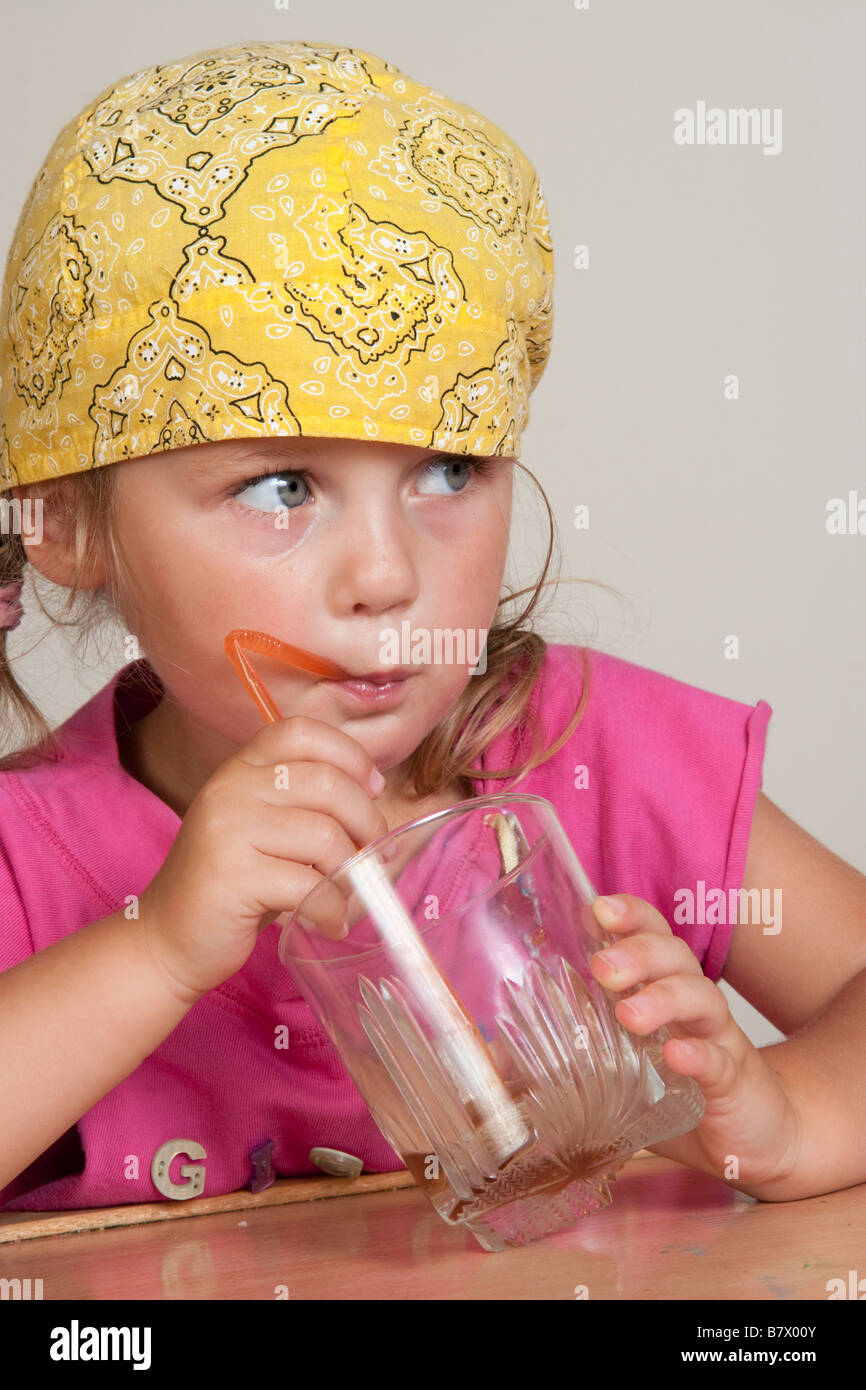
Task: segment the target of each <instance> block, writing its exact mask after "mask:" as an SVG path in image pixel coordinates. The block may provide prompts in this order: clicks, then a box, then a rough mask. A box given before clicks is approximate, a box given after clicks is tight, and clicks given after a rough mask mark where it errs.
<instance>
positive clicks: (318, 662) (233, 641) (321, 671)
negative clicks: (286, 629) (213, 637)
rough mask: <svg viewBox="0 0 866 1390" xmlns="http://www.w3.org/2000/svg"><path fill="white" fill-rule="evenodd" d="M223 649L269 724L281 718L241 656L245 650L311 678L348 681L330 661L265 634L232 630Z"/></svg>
mask: <svg viewBox="0 0 866 1390" xmlns="http://www.w3.org/2000/svg"><path fill="white" fill-rule="evenodd" d="M225 648H226V655H227V656H228V659H229V661H230V662H231V664H232V666H234V668H235V670H236V671H237V673H238V675H239V676H240V678H241V680H242V681H243V683H244V685H245V686H246V688H247V690H248V691H249V692H250V695H252V697H253V699H254V700H255V702H256V704H257V705H258V707H259V709H260V710H261V712H262V714H263V715H264V716H265V718H266V719H269V720H271V722H274V721H276V720H277V719H282V717H283V716H282V715H281V714H280V711H279V710H278V709H277V707H276V705H275V704H274V702H273V700H272V699H271V697H270V695H269V694H268V692H267V690H266V689H265V687H264V685H263V683H262V680H261V677H260V676H259V674H258V672H257V671H256V668H255V667H254V666H253V664H252V662H251V661H250V660H249V659H248V658H247V657H246V656H244V652H243V649H244V648H245V649H246V650H247V651H248V652H256V653H257V654H258V655H259V656H273V657H275V658H276V660H277V661H282V662H284V663H285V665H286V666H294V667H295V668H296V669H297V670H298V671H309V672H310V674H311V675H314V676H326V677H328V679H330V680H348V679H349V676H350V673H349V672H348V671H344V670H343V668H342V666H338V665H337V664H336V662H334V661H329V660H328V658H327V657H325V656H316V654H315V652H308V651H305V650H304V648H303V647H292V646H290V645H289V643H288V642H281V641H280V640H279V638H278V637H271V636H270V635H269V633H267V632H253V631H251V630H250V629H249V628H246V627H236V628H233V629H232V631H231V632H230V633H229V634H228V636H227V637H226V640H225Z"/></svg>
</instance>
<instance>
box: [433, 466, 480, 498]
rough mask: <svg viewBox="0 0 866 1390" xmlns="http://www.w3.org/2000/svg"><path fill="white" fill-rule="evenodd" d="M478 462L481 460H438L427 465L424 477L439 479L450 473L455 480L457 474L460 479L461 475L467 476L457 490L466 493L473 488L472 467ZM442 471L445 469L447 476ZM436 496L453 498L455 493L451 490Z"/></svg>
mask: <svg viewBox="0 0 866 1390" xmlns="http://www.w3.org/2000/svg"><path fill="white" fill-rule="evenodd" d="M478 462H479V460H477V459H472V458H469V457H466V458H453V459H436V460H435V461H434V462H433V463H429V464H428V465H427V467H426V468H425V470H424V473H423V474H422V477H424V476H425V475H429V476H430V477H437V476H438V477H439V478H443V477H445V476H446V475H447V474H449V472H450V476H451V477H452V478H453V477H454V476H455V474H456V475H457V476H458V477H459V476H460V475H461V473H462V474H465V475H466V477H465V480H464V481H463V482H462V483H461V485H460V487H458V488H457V489H456V491H457V492H465V491H466V489H467V487H471V486H472V481H473V478H472V467H473V464H477V463H478ZM440 469H445V474H443V473H441V472H440V471H439V470H440ZM478 471H481V470H478ZM435 495H436V496H439V497H449V496H450V497H453V496H454V492H452V491H451V490H450V488H449V489H446V490H444V491H443V492H440V493H437V494H435Z"/></svg>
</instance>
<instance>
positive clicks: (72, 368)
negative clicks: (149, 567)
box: [0, 41, 553, 490]
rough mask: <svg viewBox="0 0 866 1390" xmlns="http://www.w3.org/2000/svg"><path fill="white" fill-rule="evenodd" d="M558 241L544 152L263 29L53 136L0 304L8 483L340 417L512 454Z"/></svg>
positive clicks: (384, 75) (147, 77)
mask: <svg viewBox="0 0 866 1390" xmlns="http://www.w3.org/2000/svg"><path fill="white" fill-rule="evenodd" d="M552 289H553V251H552V245H551V239H550V231H549V227H548V219H547V209H546V205H545V201H544V196H543V194H542V191H541V187H540V185H539V181H538V178H537V175H536V173H535V171H534V169H533V167H532V165H531V164H530V162H529V160H528V159H527V158H526V156H525V155H524V154H523V153H522V152H521V150H520V149H519V148H518V147H517V146H516V145H515V144H514V143H513V141H512V140H510V139H509V137H508V136H507V135H506V134H505V133H504V132H503V131H502V130H501V129H499V127H497V126H495V125H494V124H492V122H490V121H488V120H486V119H485V118H484V117H483V116H482V115H480V114H479V113H478V112H477V111H474V110H473V109H471V108H470V107H468V106H465V105H463V104H461V103H459V102H456V101H453V100H451V99H449V98H447V97H445V96H443V95H442V94H441V93H440V92H438V91H435V90H433V89H431V88H429V87H425V86H421V85H420V84H419V83H417V82H414V81H413V80H412V79H411V78H409V77H407V76H406V75H405V74H404V73H402V72H400V71H398V70H397V69H396V68H395V67H393V66H392V65H391V64H390V63H388V62H386V61H385V60H384V59H382V58H378V57H375V56H374V55H372V54H369V53H363V52H359V51H358V50H357V49H351V48H341V47H338V46H331V45H328V44H324V43H305V42H296V41H286V42H279V41H276V42H247V43H241V44H236V45H233V46H230V47H226V48H220V49H210V50H206V51H203V52H200V53H197V54H195V55H193V56H191V57H188V58H184V59H179V60H178V61H176V62H171V63H166V64H161V65H158V66H156V67H150V68H145V69H142V70H141V71H139V72H136V73H133V74H132V76H130V77H127V78H125V79H123V80H122V81H120V82H117V83H115V84H114V85H113V86H111V87H110V88H108V89H106V90H105V91H104V92H102V93H101V94H100V95H99V96H98V97H97V98H96V99H95V100H94V101H93V102H92V103H91V104H90V105H88V106H87V107H86V108H85V109H84V110H83V111H82V112H81V113H80V114H79V115H78V116H76V117H75V118H74V119H73V120H71V121H70V122H69V123H68V124H67V125H66V126H65V127H64V129H63V130H62V131H61V132H60V134H59V135H58V137H57V139H56V140H55V142H54V145H53V146H52V148H51V150H50V152H49V154H48V155H47V157H46V159H45V161H44V163H43V166H42V168H41V170H40V172H39V174H38V175H37V177H36V179H35V181H34V183H33V186H32V188H31V190H30V193H29V195H28V197H27V201H26V203H25V206H24V208H23V211H22V213H21V216H20V219H19V221H18V225H17V227H16V230H15V234H14V237H13V242H12V246H11V250H10V253H9V257H8V262H7V266H6V274H5V279H4V285H3V295H2V306H0V490H2V489H4V488H8V487H10V486H13V485H14V484H17V483H27V482H35V481H38V480H41V479H45V478H52V477H56V476H59V475H62V474H69V473H76V472H78V471H80V470H83V469H88V468H98V467H102V466H104V465H106V464H111V463H117V462H120V461H122V460H124V459H129V458H136V457H140V456H142V455H146V454H150V453H155V452H158V451H160V450H164V449H176V448H183V447H186V446H188V445H195V444H199V443H204V442H207V441H211V440H221V439H228V438H235V439H247V438H250V437H264V436H268V435H330V436H336V437H339V438H347V439H359V440H372V441H383V442H390V443H397V444H403V445H412V446H416V447H425V448H430V449H433V450H441V451H443V452H453V453H457V454H482V455H516V454H517V453H518V451H519V445H520V437H521V433H522V431H523V429H524V427H525V425H526V423H527V420H528V416H529V407H528V398H529V394H530V392H531V391H532V389H533V388H534V386H535V384H536V383H537V381H538V379H539V377H540V376H541V373H542V371H543V369H544V366H545V363H546V361H547V357H548V353H549V349H550V339H551V331H552Z"/></svg>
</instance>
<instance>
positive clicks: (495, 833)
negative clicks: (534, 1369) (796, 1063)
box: [279, 792, 704, 1251]
mask: <svg viewBox="0 0 866 1390" xmlns="http://www.w3.org/2000/svg"><path fill="white" fill-rule="evenodd" d="M383 853H384V854H385V855H386V856H390V857H385V858H382V857H381V856H382V855H383ZM373 856H380V857H379V858H378V859H374V858H373ZM361 861H367V862H366V864H365V865H364V866H363V867H362V866H361ZM368 870H372V871H375V873H376V874H378V875H380V877H381V875H382V874H383V872H384V875H386V877H387V884H386V891H385V892H384V894H383V893H378V894H376V895H375V901H374V900H373V899H371V897H370V894H369V892H368V891H365V890H364V889H363V886H362V885H363V883H364V881H365V880H364V879H359V877H358V874H359V872H361V873H363V872H365V871H368ZM366 881H367V882H369V879H368V880H366ZM330 883H333V884H336V886H337V887H338V888H339V889H340V890H341V892H342V893H343V895H344V896H345V898H346V899H347V903H348V916H347V920H348V923H349V932H348V934H347V935H346V936H345V937H343V938H341V939H330V938H326V937H324V936H322V935H320V934H319V933H318V932H317V931H314V930H308V929H305V928H304V927H302V926H301V925H300V924H299V923H298V921H297V920H296V919H297V917H298V916H301V915H304V916H306V917H307V918H308V920H309V919H310V918H311V916H313V917H314V916H315V910H314V899H315V898H316V897H317V895H319V894H320V893H322V891H323V889H324V888H325V887H326V886H327V885H328V884H330ZM359 885H361V886H359ZM391 891H393V893H394V894H396V897H397V899H398V900H399V904H400V906H401V908H402V909H403V911H404V912H405V913H406V914H408V917H409V918H411V922H412V924H414V928H415V930H414V931H412V932H411V936H412V940H413V942H416V943H417V947H416V946H414V945H413V946H412V947H411V949H409V950H407V949H405V946H404V947H396V946H395V944H394V942H395V936H394V929H393V911H392V909H393V900H392V898H391V896H390V895H391ZM595 897H596V893H595V891H594V889H593V888H592V886H591V884H590V882H589V879H588V878H587V876H586V873H585V872H584V869H583V867H582V865H581V863H580V861H579V859H578V857H577V855H576V854H575V852H574V849H573V847H572V845H571V843H570V841H569V839H568V837H567V835H566V834H565V831H564V830H563V828H562V826H561V824H560V822H559V820H558V818H557V815H556V811H555V810H554V807H553V806H552V804H551V803H550V802H549V801H547V800H546V799H545V798H544V797H540V796H533V795H530V794H528V793H524V794H519V793H516V794H512V793H507V792H504V793H500V794H498V795H494V796H483V797H476V798H473V799H471V800H468V801H462V802H460V803H458V804H457V805H455V806H453V807H450V808H448V809H447V810H444V811H437V812H434V813H433V814H432V815H429V816H424V817H422V818H421V819H419V820H416V821H411V822H409V823H408V824H406V825H403V826H400V827H398V828H397V829H396V830H392V831H391V832H390V833H389V834H387V835H384V836H382V838H381V839H379V840H376V841H374V842H373V843H371V844H370V845H367V846H365V847H364V849H362V850H360V851H359V852H358V854H356V855H354V856H352V858H351V859H347V860H346V861H344V863H343V864H341V865H340V867H339V868H338V869H337V870H335V871H334V873H332V874H330V875H328V877H327V878H326V879H324V880H323V881H322V882H321V883H319V884H317V886H316V887H315V888H314V889H313V890H312V892H310V893H308V894H307V896H306V897H305V898H304V899H303V901H302V902H300V903H299V904H298V906H297V908H296V909H295V911H294V912H293V913H292V915H291V917H290V919H289V920H288V922H287V924H286V925H285V926H284V928H283V931H282V933H281V937H280V948H279V954H280V960H281V961H282V963H283V965H284V966H285V968H286V969H287V970H289V972H290V973H291V975H292V976H293V978H294V979H295V981H296V983H297V986H298V988H299V989H300V991H301V993H302V994H303V996H304V998H305V999H306V1001H307V1003H308V1004H309V1006H310V1008H311V1009H312V1011H313V1013H314V1014H315V1015H316V1017H317V1018H318V1020H319V1022H320V1023H321V1026H322V1027H323V1028H324V1029H325V1031H326V1032H327V1033H328V1035H329V1036H330V1038H331V1039H332V1041H333V1043H334V1045H335V1047H336V1048H337V1050H338V1051H339V1053H340V1056H341V1058H342V1060H343V1063H344V1065H345V1067H346V1069H347V1071H348V1072H349V1074H350V1075H351V1077H352V1079H353V1081H354V1082H355V1084H356V1086H357V1087H358V1090H359V1091H360V1092H361V1095H362V1096H363V1097H364V1100H365V1101H366V1103H367V1105H368V1107H369V1109H370V1112H371V1114H372V1116H373V1118H374V1120H375V1121H376V1124H377V1125H378V1127H379V1129H380V1130H381V1131H382V1134H383V1135H384V1136H385V1138H386V1139H387V1141H388V1143H389V1144H391V1146H392V1147H393V1148H394V1149H395V1150H396V1151H397V1153H398V1154H399V1155H400V1157H401V1158H402V1160H403V1162H404V1163H405V1165H406V1167H407V1168H408V1170H409V1171H410V1172H411V1173H412V1175H413V1177H414V1178H415V1180H416V1182H417V1184H418V1186H419V1188H420V1189H421V1191H422V1192H424V1193H425V1195H426V1196H427V1197H428V1198H429V1200H430V1202H431V1203H432V1204H433V1206H434V1208H435V1209H436V1211H437V1212H438V1213H439V1215H440V1216H441V1217H442V1219H443V1220H444V1221H446V1222H447V1223H448V1224H449V1225H453V1226H464V1227H465V1228H466V1229H467V1230H469V1231H471V1232H472V1234H473V1235H474V1236H475V1237H476V1239H477V1240H478V1241H479V1242H480V1244H481V1245H482V1246H483V1248H484V1249H485V1250H489V1251H500V1250H504V1249H506V1248H507V1247H509V1246H515V1245H525V1244H527V1243H528V1242H529V1241H533V1240H537V1239H539V1238H540V1237H542V1236H545V1235H548V1234H550V1233H551V1232H553V1231H556V1230H559V1229H561V1228H563V1227H567V1226H570V1225H573V1224H574V1223H575V1222H576V1221H577V1220H579V1219H580V1218H581V1217H583V1216H585V1215H587V1214H589V1213H590V1212H593V1211H597V1210H599V1209H600V1208H602V1207H604V1206H606V1205H608V1204H609V1203H610V1202H611V1201H612V1195H611V1191H610V1187H609V1182H610V1181H611V1180H612V1179H614V1178H615V1177H616V1174H617V1172H618V1171H619V1170H620V1169H621V1168H622V1166H623V1164H624V1163H625V1161H626V1159H627V1158H628V1157H629V1156H630V1155H631V1154H633V1153H634V1152H636V1150H638V1149H640V1148H643V1147H645V1146H647V1145H651V1144H656V1143H660V1142H662V1141H663V1140H665V1139H671V1138H673V1137H674V1136H676V1135H678V1134H684V1133H686V1132H687V1131H689V1130H691V1129H694V1128H695V1126H696V1125H697V1124H699V1122H700V1120H701V1117H702V1115H703V1113H704V1100H703V1094H702V1092H701V1090H700V1088H699V1087H698V1086H697V1084H696V1083H695V1082H694V1081H692V1080H691V1079H690V1078H687V1077H681V1076H678V1075H677V1074H676V1073H675V1072H673V1071H671V1069H670V1068H669V1067H668V1066H667V1065H666V1063H665V1060H664V1057H663V1056H662V1044H663V1043H664V1041H665V1040H666V1039H667V1038H668V1037H670V1034H669V1032H668V1030H667V1029H666V1028H660V1029H658V1030H657V1031H656V1032H654V1033H652V1034H650V1035H648V1036H645V1037H643V1038H640V1037H638V1036H637V1035H635V1034H632V1033H630V1032H629V1031H628V1030H627V1029H626V1028H624V1027H623V1026H622V1025H621V1024H620V1022H619V1020H618V1019H617V1017H616V1015H615V1014H614V1012H613V1005H614V1004H615V1003H616V999H617V998H622V997H626V996H627V995H629V994H633V993H635V992H636V990H637V989H639V988H641V986H640V985H636V986H633V987H632V988H631V989H628V990H624V991H621V992H620V993H619V994H617V995H612V996H610V995H608V994H607V993H606V991H605V990H604V989H603V988H602V986H601V985H600V984H599V983H598V982H597V981H596V979H595V977H594V976H593V974H592V971H591V969H590V967H589V958H590V956H591V955H593V954H594V952H595V951H597V950H600V949H601V948H602V947H603V946H606V945H611V944H613V938H612V937H611V936H610V935H609V934H608V933H606V932H605V931H604V929H603V928H602V927H601V926H600V925H599V924H598V923H597V922H596V920H595V917H594V915H593V913H592V911H591V903H592V901H593V899H594V898H595ZM311 909H312V911H311ZM384 915H389V916H390V918H391V925H390V927H389V922H388V921H384V920H383V916H384ZM443 977H444V982H443ZM431 979H432V980H433V987H431ZM436 982H438V986H441V987H437V985H436Z"/></svg>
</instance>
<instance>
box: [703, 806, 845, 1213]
mask: <svg viewBox="0 0 866 1390" xmlns="http://www.w3.org/2000/svg"><path fill="white" fill-rule="evenodd" d="M743 887H744V888H745V889H749V888H752V889H758V890H760V889H765V890H767V900H768V901H772V900H773V894H774V891H775V890H779V895H780V902H781V909H782V912H781V928H780V929H779V927H778V923H774V924H773V925H772V926H771V927H770V928H769V929H768V930H766V931H765V930H764V925H765V924H761V923H756V922H755V921H754V920H749V921H748V922H744V921H741V922H740V924H738V925H737V926H735V927H734V931H733V936H732V938H731V946H730V950H729V952H728V957H727V960H726V962H725V967H724V970H723V973H722V977H723V979H725V980H726V981H727V982H728V983H729V984H730V985H731V986H732V987H733V988H734V989H736V990H737V992H738V993H740V994H742V995H743V997H744V998H745V999H747V1000H748V1001H749V1003H751V1004H753V1005H754V1007H755V1008H756V1009H759V1010H760V1011H761V1013H763V1014H765V1015H766V1017H767V1018H769V1019H770V1020H771V1022H773V1023H774V1024H775V1025H776V1027H777V1028H779V1029H780V1030H781V1031H782V1032H784V1033H786V1034H788V1035H789V1036H788V1037H787V1038H786V1041H785V1042H781V1043H774V1044H772V1045H770V1046H768V1047H763V1048H761V1054H762V1056H763V1057H764V1059H765V1060H766V1062H767V1063H768V1064H769V1065H770V1066H771V1067H772V1068H773V1070H774V1071H775V1072H776V1073H777V1074H778V1076H779V1077H780V1078H781V1080H782V1082H783V1083H784V1085H785V1087H786V1088H787V1091H788V1094H789V1095H790V1096H791V1098H792V1100H793V1101H794V1103H795V1104H796V1106H797V1109H798V1110H799V1112H800V1114H801V1116H802V1119H803V1125H804V1131H805V1135H806V1143H805V1145H804V1154H803V1159H802V1161H801V1163H800V1164H798V1170H797V1172H796V1174H793V1175H792V1177H791V1178H790V1179H789V1180H788V1181H787V1182H786V1183H785V1184H784V1185H782V1186H780V1187H778V1188H777V1189H775V1190H773V1191H772V1192H770V1191H767V1192H763V1191H755V1192H753V1195H754V1196H757V1197H761V1198H763V1199H764V1200H777V1201H790V1200H795V1199H796V1198H798V1197H809V1196H815V1195H817V1194H818V1193H822V1192H832V1191H836V1190H837V1189H839V1188H843V1187H850V1186H852V1185H853V1184H855V1183H861V1182H866V1147H864V1144H863V1135H864V1132H866V877H864V876H863V874H861V873H858V871H857V870H856V869H855V868H853V867H852V865H850V864H847V863H846V862H845V861H844V860H843V859H840V858H839V857H838V855H835V854H833V853H832V852H831V851H830V850H829V849H827V848H826V846H824V845H822V844H821V843H820V842H819V841H818V840H815V839H813V838H812V836H811V835H809V834H807V832H806V831H805V830H804V829H803V828H802V826H800V825H797V824H796V823H795V822H794V821H792V820H791V819H790V818H789V817H788V816H786V815H785V814H784V812H783V811H781V810H780V809H779V807H777V806H775V805H774V804H773V802H772V801H770V800H769V799H768V798H767V797H766V796H764V795H763V793H761V794H759V796H758V802H757V805H756V807H755V814H754V817H753V821H752V830H751V835H750V839H749V850H748V855H747V859H746V868H745V875H744V879H743Z"/></svg>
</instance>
